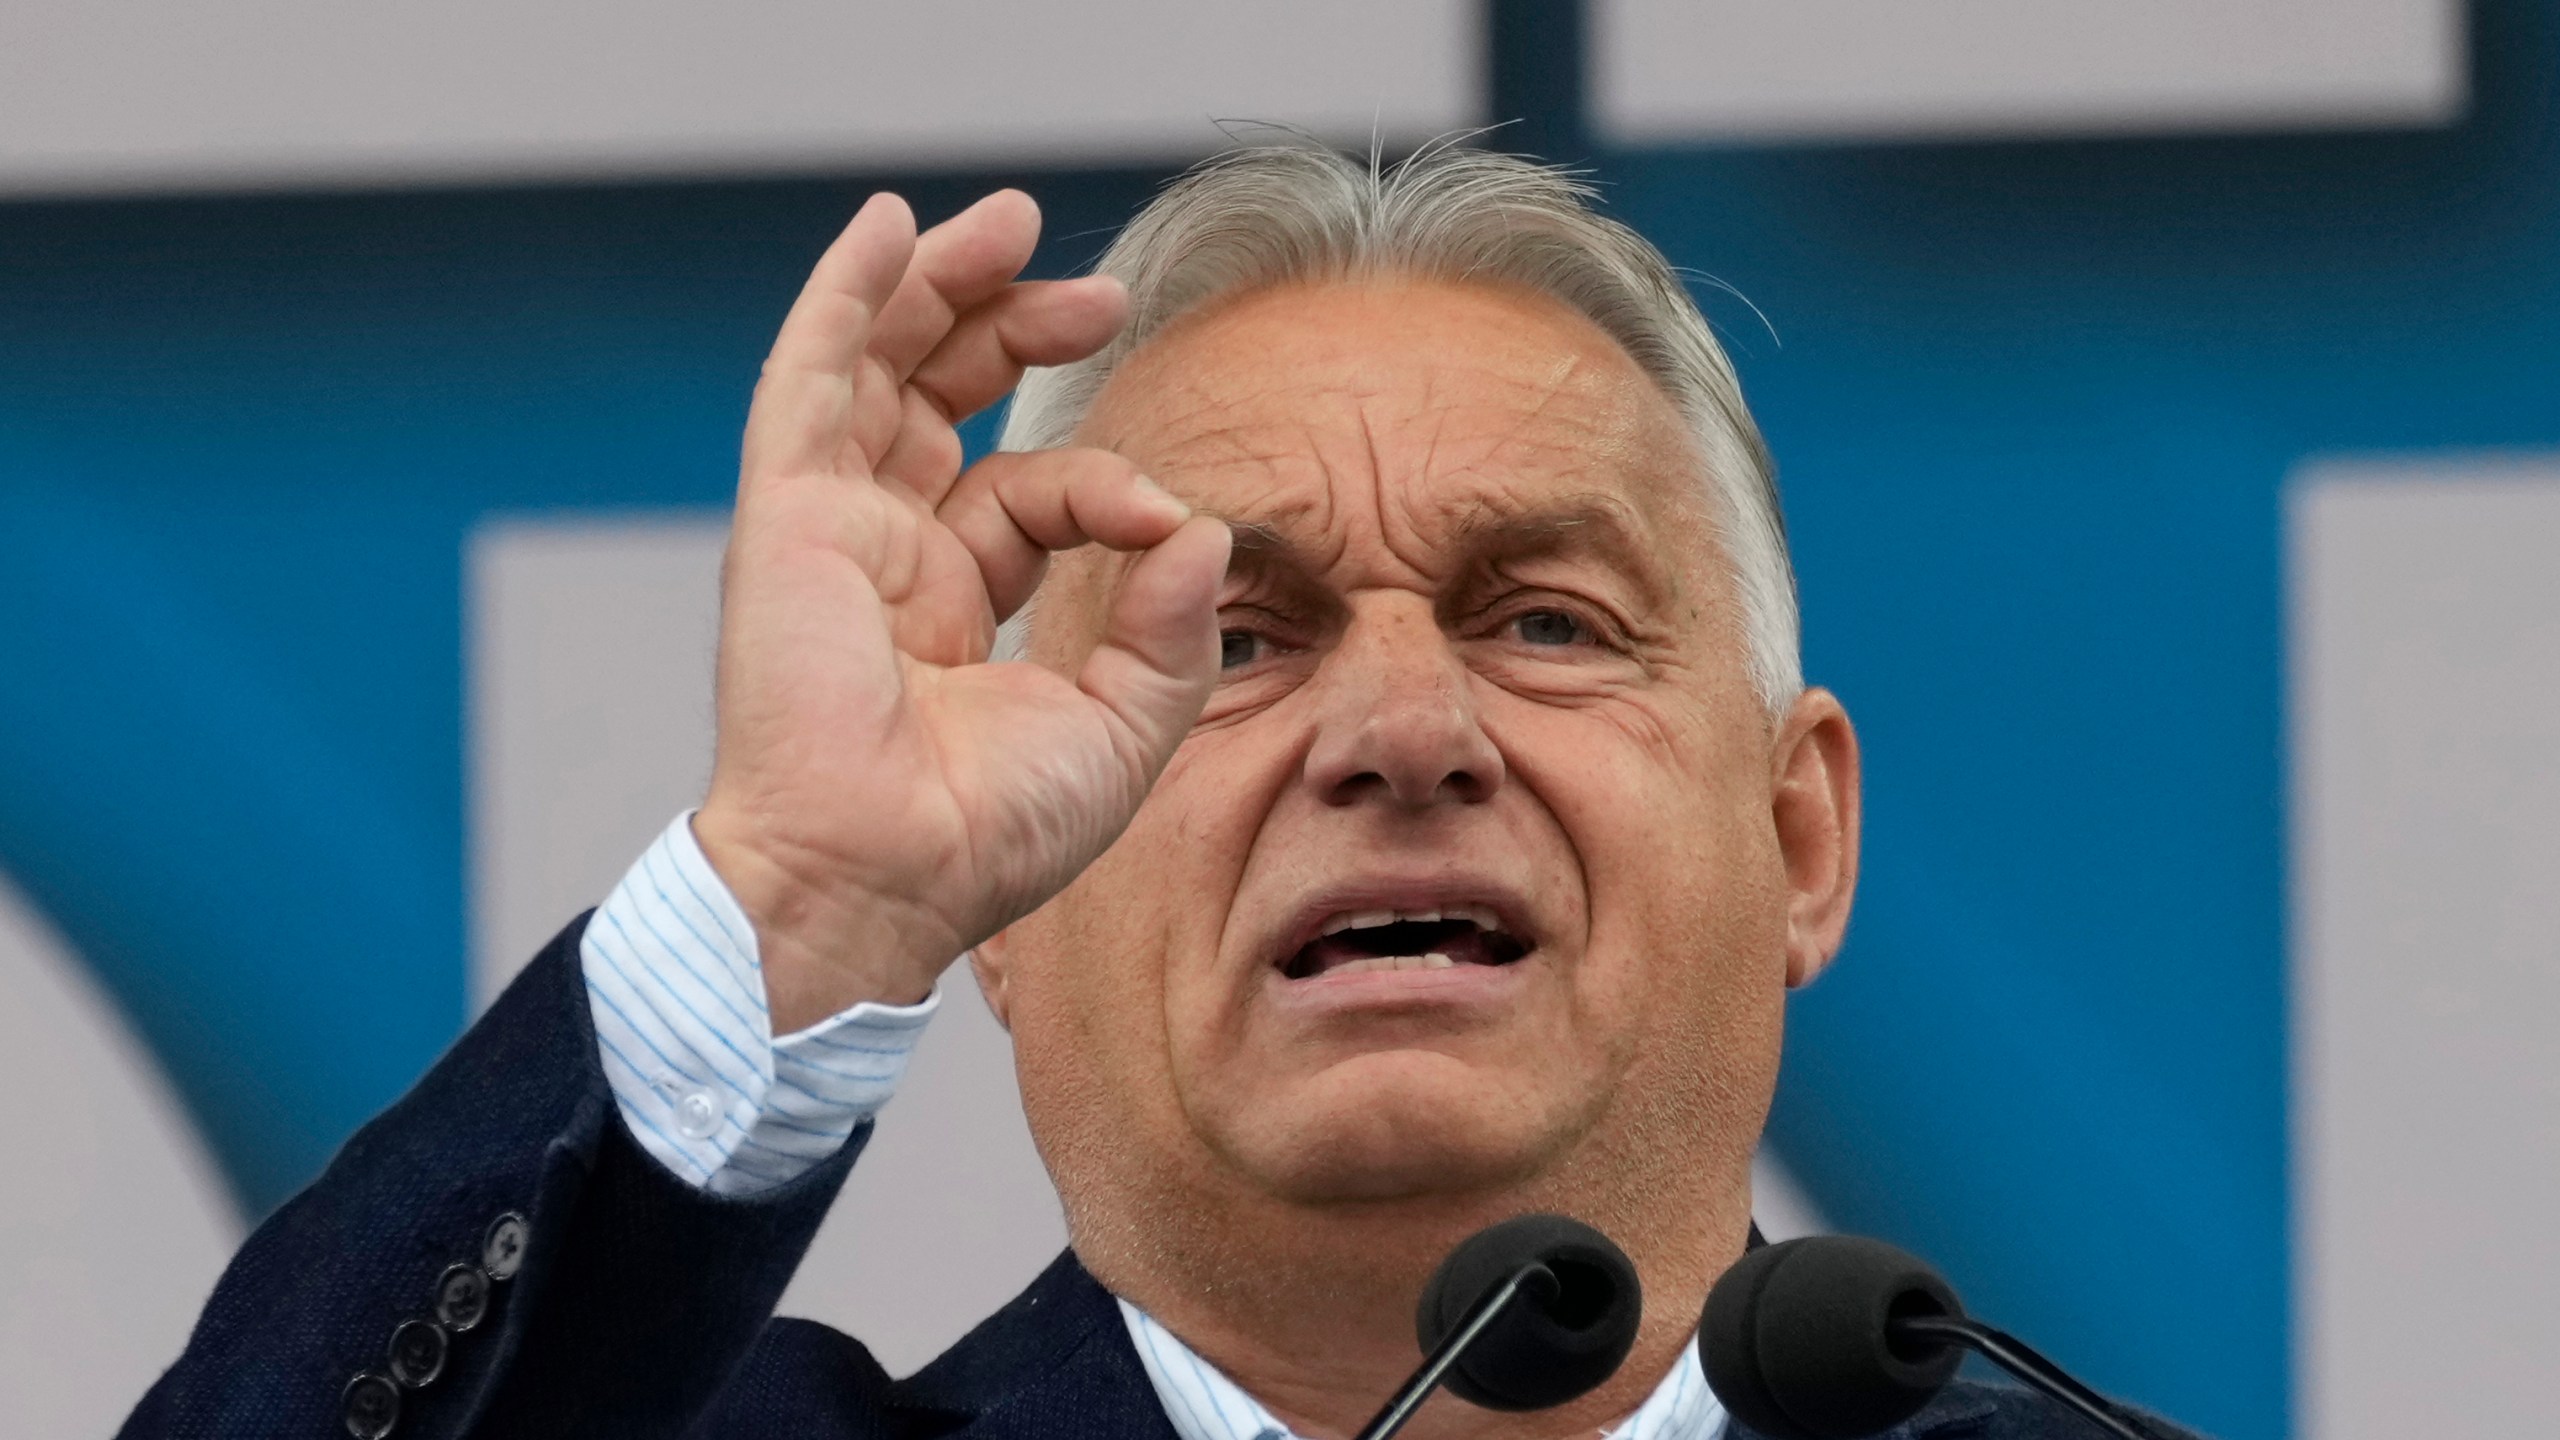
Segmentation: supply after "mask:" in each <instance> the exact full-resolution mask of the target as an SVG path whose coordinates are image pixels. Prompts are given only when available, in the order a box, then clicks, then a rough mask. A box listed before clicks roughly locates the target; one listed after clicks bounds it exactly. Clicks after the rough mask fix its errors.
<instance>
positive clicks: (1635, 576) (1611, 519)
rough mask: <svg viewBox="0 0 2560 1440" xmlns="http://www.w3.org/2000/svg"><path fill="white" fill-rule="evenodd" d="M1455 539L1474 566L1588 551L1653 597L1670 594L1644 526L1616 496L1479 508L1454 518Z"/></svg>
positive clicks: (1663, 568)
mask: <svg viewBox="0 0 2560 1440" xmlns="http://www.w3.org/2000/svg"><path fill="white" fill-rule="evenodd" d="M1454 538H1455V539H1456V542H1457V544H1456V549H1457V550H1458V551H1459V553H1460V554H1462V555H1464V556H1465V557H1466V559H1467V560H1468V561H1469V562H1470V563H1472V564H1477V565H1487V564H1498V563H1500V562H1501V561H1504V560H1510V559H1520V558H1524V557H1527V556H1532V555H1570V554H1587V555H1592V556H1596V557H1598V558H1600V559H1602V560H1605V561H1607V562H1609V563H1610V564H1611V565H1612V566H1613V567H1614V568H1616V569H1618V570H1620V571H1622V572H1624V573H1625V574H1626V576H1627V577H1628V578H1629V579H1631V580H1634V581H1635V582H1637V583H1638V584H1639V585H1641V586H1643V587H1645V589H1646V590H1647V591H1649V592H1652V593H1653V594H1655V595H1656V596H1660V595H1666V594H1668V592H1669V590H1670V586H1671V577H1670V575H1669V573H1668V572H1667V571H1666V569H1665V567H1664V564H1663V561H1662V557H1661V556H1660V555H1659V554H1657V553H1656V551H1655V548H1654V547H1653V546H1652V545H1651V544H1649V543H1647V538H1646V532H1645V530H1644V527H1643V526H1642V525H1641V524H1639V523H1638V522H1637V520H1636V518H1635V516H1633V515H1632V514H1630V513H1629V512H1628V510H1627V507H1626V505H1625V503H1624V502H1622V501H1620V500H1618V499H1617V498H1616V497H1615V496H1609V495H1589V496H1578V497H1573V498H1569V499H1565V500H1560V501H1557V502H1555V503H1552V504H1548V505H1542V506H1539V507H1537V508H1535V509H1532V510H1526V511H1511V510H1496V509H1492V508H1486V509H1481V510H1478V511H1476V512H1475V513H1473V514H1471V515H1469V516H1467V517H1466V518H1465V519H1463V520H1461V521H1459V522H1458V525H1457V527H1456V534H1455V537H1454Z"/></svg>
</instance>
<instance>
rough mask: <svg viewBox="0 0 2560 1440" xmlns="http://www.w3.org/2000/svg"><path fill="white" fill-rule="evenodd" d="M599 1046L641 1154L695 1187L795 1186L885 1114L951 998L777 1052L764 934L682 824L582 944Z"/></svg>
mask: <svg viewBox="0 0 2560 1440" xmlns="http://www.w3.org/2000/svg"><path fill="white" fill-rule="evenodd" d="M579 962H580V965H581V967H582V968H583V970H584V972H585V975H586V981H587V1002H588V1008H589V1010H590V1012H591V1013H592V1014H593V1016H594V1018H595V1031H596V1048H597V1051H598V1053H599V1057H600V1059H601V1060H602V1062H603V1065H604V1073H605V1079H606V1081H607V1083H609V1084H610V1085H611V1086H612V1087H613V1097H614V1103H615V1104H616V1105H617V1106H619V1107H620V1109H621V1111H622V1118H623V1122H624V1124H625V1125H626V1126H628V1127H629V1129H630V1131H631V1134H632V1136H633V1137H634V1138H635V1139H637V1140H638V1141H639V1142H640V1147H641V1148H642V1149H643V1150H646V1151H648V1152H649V1154H650V1155H651V1156H652V1157H653V1158H655V1159H656V1160H657V1161H658V1163H659V1164H661V1165H664V1166H665V1167H666V1168H667V1169H668V1170H670V1171H672V1172H673V1173H675V1174H676V1175H678V1176H681V1177H682V1178H684V1179H685V1180H687V1181H689V1182H691V1183H692V1184H694V1185H696V1186H698V1187H700V1188H702V1189H705V1190H709V1191H712V1192H713V1193H715V1194H722V1195H753V1194H756V1193H757V1192H759V1191H764V1190H770V1189H772V1188H774V1187H775V1186H778V1185H784V1184H788V1183H789V1182H790V1181H792V1180H795V1179H797V1178H799V1177H800V1176H801V1175H802V1174H804V1173H805V1172H807V1171H808V1170H809V1169H810V1168H811V1167H813V1166H815V1165H817V1164H818V1163H819V1162H820V1161H822V1160H824V1159H826V1158H827V1157H828V1156H829V1155H832V1154H834V1153H835V1152H836V1151H837V1150H838V1149H839V1148H841V1147H842V1146H843V1144H844V1142H845V1141H846V1139H847V1138H849V1137H850V1136H851V1135H852V1134H853V1132H854V1129H855V1128H856V1127H857V1126H859V1125H860V1124H861V1123H862V1122H863V1121H865V1120H867V1119H869V1118H871V1117H872V1116H873V1115H875V1114H877V1113H879V1110H880V1107H881V1106H883V1105H886V1104H887V1103H888V1102H889V1097H890V1095H891V1094H892V1093H893V1092H895V1091H896V1089H897V1087H898V1080H899V1078H900V1077H901V1076H902V1075H904V1074H905V1073H906V1068H907V1059H908V1057H909V1056H910V1055H912V1054H913V1053H914V1050H915V1044H916V1040H917V1038H918V1037H919V1036H920V1035H922V1034H923V1032H924V1026H925V1022H926V1021H927V1020H929V1019H931V1018H932V1017H933V1012H934V1010H935V1008H936V1007H937V1006H938V1005H939V1004H940V1003H941V992H940V991H939V990H936V991H935V993H933V994H931V995H927V996H926V997H925V998H924V999H923V1000H922V1001H920V1002H918V1003H916V1004H914V1005H879V1004H872V1003H869V1002H865V1003H863V1004H860V1005H856V1006H854V1007H853V1008H852V1009H850V1010H846V1011H844V1012H843V1013H841V1014H838V1015H834V1016H831V1017H829V1018H828V1019H826V1020H823V1021H820V1022H819V1023H818V1024H816V1025H812V1026H810V1027H809V1028H808V1029H806V1030H802V1031H799V1032H798V1033H796V1034H792V1035H786V1036H784V1037H782V1038H781V1039H780V1040H778V1041H777V1040H776V1039H774V1036H773V1018H772V1013H771V1012H770V1011H769V1010H768V1009H767V1008H766V1004H765V990H764V967H763V964H762V962H761V961H760V960H759V959H758V958H757V955H756V935H755V927H754V926H753V925H751V924H749V923H748V921H747V917H746V913H745V912H744V911H742V910H740V909H739V908H738V902H737V899H736V897H735V896H732V895H731V894H730V893H729V887H728V886H726V885H724V884H722V883H721V880H720V876H719V874H718V872H716V871H714V870H713V869H712V868H711V862H710V861H709V860H707V859H705V858H704V857H703V854H702V847H701V846H700V845H699V844H697V843H695V841H694V838H693V814H692V812H690V811H687V812H686V813H685V814H682V815H679V816H677V817H676V819H675V822H674V823H673V824H671V825H669V826H668V827H667V828H666V831H665V832H664V833H663V834H661V835H660V836H659V837H658V839H657V843H655V844H653V845H651V846H650V847H649V849H648V850H647V851H646V852H645V853H643V854H642V855H641V857H640V860H639V863H638V864H635V865H633V866H632V867H631V869H630V871H629V873H627V874H625V875H624V876H623V877H622V883H621V884H620V885H618V886H616V887H614V891H613V894H612V895H610V896H608V897H606V899H605V902H604V904H603V906H602V907H600V908H599V909H598V910H597V911H596V913H595V917H594V918H593V919H591V920H589V921H588V922H587V929H586V934H585V936H584V937H583V938H582V939H581V940H580V942H579Z"/></svg>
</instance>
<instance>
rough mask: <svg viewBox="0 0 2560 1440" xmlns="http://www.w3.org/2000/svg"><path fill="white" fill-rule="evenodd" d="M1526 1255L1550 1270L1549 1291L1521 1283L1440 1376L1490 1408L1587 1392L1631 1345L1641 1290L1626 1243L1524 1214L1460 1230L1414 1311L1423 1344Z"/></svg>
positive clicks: (1442, 1334)
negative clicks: (1462, 1235)
mask: <svg viewBox="0 0 2560 1440" xmlns="http://www.w3.org/2000/svg"><path fill="white" fill-rule="evenodd" d="M1533 1263H1534V1264H1540V1265H1544V1266H1546V1267H1547V1270H1548V1271H1549V1273H1551V1274H1553V1275H1554V1276H1555V1279H1556V1285H1555V1287H1554V1289H1553V1291H1552V1292H1549V1293H1540V1292H1538V1291H1529V1290H1524V1291H1523V1293H1522V1294H1521V1295H1520V1296H1519V1298H1517V1299H1515V1300H1514V1301H1512V1303H1511V1304H1510V1306H1509V1307H1507V1308H1506V1309H1505V1310H1504V1311H1503V1313H1502V1315H1501V1317H1500V1318H1498V1319H1496V1320H1495V1321H1494V1322H1493V1324H1492V1326H1491V1327H1490V1328H1489V1329H1487V1330H1486V1331H1485V1332H1484V1333H1483V1334H1482V1335H1479V1336H1477V1337H1476V1341H1475V1343H1474V1344H1473V1345H1471V1346H1469V1347H1468V1348H1467V1351H1466V1353H1465V1354H1464V1355H1462V1356H1461V1357H1460V1358H1459V1360H1458V1363H1457V1364H1456V1365H1455V1366H1453V1367H1452V1368H1451V1369H1450V1371H1449V1373H1448V1374H1447V1376H1446V1377H1444V1378H1443V1380H1442V1382H1441V1383H1442V1384H1444V1385H1446V1386H1447V1387H1448V1388H1449V1389H1450V1390H1452V1391H1454V1392H1455V1393H1457V1394H1458V1395H1459V1396H1460V1397H1462V1398H1464V1399H1467V1400H1471V1401H1473V1402H1474V1403H1476V1404H1478V1405H1482V1406H1484V1407H1485V1408H1486V1409H1488V1410H1544V1409H1546V1408H1547V1407H1548V1406H1551V1405H1562V1404H1563V1403H1565V1402H1566V1401H1568V1400H1572V1399H1576V1398H1578V1397H1580V1396H1583V1395H1587V1394H1589V1393H1590V1392H1591V1391H1592V1390H1594V1389H1596V1388H1597V1387H1598V1386H1599V1385H1600V1384H1601V1382H1603V1381H1605V1380H1607V1379H1608V1378H1609V1377H1610V1376H1612V1375H1615V1374H1616V1373H1618V1366H1619V1365H1621V1364H1622V1363H1624V1362H1625V1360H1626V1358H1627V1352H1628V1351H1629V1350H1631V1349H1634V1348H1635V1343H1636V1325H1637V1322H1639V1321H1641V1320H1642V1319H1643V1318H1644V1292H1643V1289H1642V1287H1641V1286H1639V1285H1638V1284H1637V1283H1636V1267H1635V1266H1634V1264H1633V1263H1631V1262H1630V1261H1629V1260H1628V1259H1627V1256H1626V1252H1625V1251H1623V1250H1620V1249H1619V1248H1618V1247H1617V1246H1616V1245H1615V1244H1613V1243H1611V1242H1610V1239H1609V1237H1608V1236H1606V1235H1603V1234H1601V1233H1600V1232H1599V1231H1597V1230H1594V1229H1592V1228H1591V1227H1590V1226H1588V1225H1585V1224H1583V1223H1582V1222H1581V1221H1579V1220H1568V1219H1566V1218H1565V1217H1564V1216H1562V1215H1522V1216H1518V1217H1516V1218H1514V1219H1510V1220H1505V1221H1503V1222H1502V1223H1501V1224H1499V1225H1494V1226H1490V1227H1488V1228H1486V1229H1483V1230H1479V1231H1477V1232H1476V1233H1475V1234H1473V1235H1471V1236H1469V1237H1467V1239H1466V1240H1465V1241H1464V1242H1462V1243H1461V1244H1460V1245H1459V1246H1458V1248H1457V1249H1455V1250H1452V1251H1450V1252H1449V1258H1448V1259H1446V1260H1443V1261H1441V1262H1440V1268H1439V1269H1438V1270H1436V1271H1434V1272H1432V1276H1431V1281H1430V1283H1429V1284H1427V1285H1425V1286H1423V1287H1422V1304H1421V1307H1420V1309H1419V1310H1418V1311H1417V1312H1416V1314H1415V1316H1414V1334H1415V1338H1417V1339H1419V1340H1420V1341H1421V1342H1422V1349H1423V1353H1425V1354H1429V1353H1430V1352H1431V1351H1433V1350H1435V1349H1438V1348H1439V1345H1440V1342H1441V1341H1442V1340H1444V1339H1446V1338H1448V1336H1449V1335H1450V1333H1451V1332H1452V1331H1455V1330H1456V1329H1457V1328H1458V1325H1459V1323H1460V1322H1461V1321H1463V1320H1465V1319H1466V1317H1467V1313H1468V1312H1469V1311H1470V1310H1472V1309H1474V1308H1475V1305H1476V1302H1477V1301H1479V1300H1482V1299H1483V1298H1484V1297H1485V1296H1487V1295H1490V1294H1492V1293H1493V1291H1494V1289H1495V1288H1496V1287H1497V1286H1499V1285H1501V1284H1502V1282H1503V1281H1505V1280H1507V1279H1509V1278H1511V1277H1512V1276H1513V1275H1515V1274H1518V1273H1519V1272H1520V1270H1521V1269H1522V1268H1524V1267H1526V1266H1528V1265H1530V1264H1533Z"/></svg>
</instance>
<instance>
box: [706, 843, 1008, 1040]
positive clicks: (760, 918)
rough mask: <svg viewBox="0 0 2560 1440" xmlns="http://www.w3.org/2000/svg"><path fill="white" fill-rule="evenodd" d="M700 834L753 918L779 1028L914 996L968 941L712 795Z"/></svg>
mask: <svg viewBox="0 0 2560 1440" xmlns="http://www.w3.org/2000/svg"><path fill="white" fill-rule="evenodd" d="M693 837H694V843H695V844H696V845H698V846H700V847H701V850H702V856H703V859H705V860H706V861H708V862H709V863H710V865H711V868H712V870H713V871H714V872H715V873H717V874H718V875H719V877H720V882H721V883H722V884H723V885H726V886H727V887H728V888H729V893H730V894H731V895H732V896H733V897H735V898H736V900H737V902H738V908H739V909H740V910H741V911H742V912H744V913H745V915H746V917H747V922H748V923H749V924H750V925H752V926H754V927H755V933H756V951H757V958H758V960H759V961H760V964H761V968H762V972H763V976H764V987H765V1000H766V1004H767V1006H768V1008H769V1009H770V1010H771V1012H772V1026H773V1033H774V1034H775V1035H776V1036H782V1035H789V1034H792V1033H795V1032H797V1031H800V1030H805V1029H807V1028H808V1027H809V1026H811V1025H815V1024H817V1023H818V1022H819V1021H821V1020H824V1019H826V1018H827V1017H828V1016H830V1015H835V1014H839V1013H841V1012H843V1011H845V1010H848V1009H851V1008H852V1007H853V1006H855V1005H859V1004H862V1003H864V1002H866V1001H869V1002H875V1003H878V1004H884V1005H913V1004H916V1003H918V1002H920V1001H922V1000H923V999H924V998H925V997H926V996H927V995H929V994H931V993H932V991H933V986H934V982H935V981H936V980H938V979H940V978H941V975H942V972H943V971H944V970H945V969H946V968H948V967H949V966H950V964H951V962H952V961H953V960H955V959H957V958H958V957H959V954H960V952H961V951H962V950H963V949H965V948H966V947H965V946H963V945H961V944H959V943H958V942H957V941H956V940H954V939H951V938H949V937H945V936H938V935H936V934H934V933H932V932H935V931H938V930H940V929H942V928H943V927H940V926H936V925H934V924H931V923H929V922H927V921H926V920H925V919H924V917H922V916H920V915H919V914H918V913H917V911H916V908H915V907H914V906H913V905H912V904H910V903H906V902H903V901H893V900H889V899H887V898H885V897H882V896H880V895H878V894H876V893H874V892H873V891H871V890H869V889H867V888H865V887H863V886H860V885H857V884H852V883H847V882H844V881H840V880H833V879H830V878H828V877H826V876H825V875H824V874H823V870H824V868H825V867H823V866H820V865H815V864H811V863H808V862H807V861H806V860H799V861H797V862H796V863H795V859H794V857H793V856H792V855H791V852H790V849H789V847H787V846H784V845H778V844H776V843H774V842H773V841H772V840H771V839H770V838H768V837H766V836H763V835H761V834H759V833H758V832H757V830H756V827H754V826H753V825H752V824H749V823H746V822H745V821H744V820H743V819H742V817H739V816H736V815H733V814H731V813H730V812H728V811H727V810H726V809H724V808H722V807H720V806H719V805H718V804H717V802H716V801H714V802H706V803H705V804H704V805H703V807H702V808H701V809H700V810H698V811H696V812H695V813H694V816H693Z"/></svg>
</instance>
